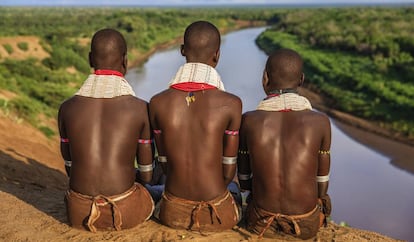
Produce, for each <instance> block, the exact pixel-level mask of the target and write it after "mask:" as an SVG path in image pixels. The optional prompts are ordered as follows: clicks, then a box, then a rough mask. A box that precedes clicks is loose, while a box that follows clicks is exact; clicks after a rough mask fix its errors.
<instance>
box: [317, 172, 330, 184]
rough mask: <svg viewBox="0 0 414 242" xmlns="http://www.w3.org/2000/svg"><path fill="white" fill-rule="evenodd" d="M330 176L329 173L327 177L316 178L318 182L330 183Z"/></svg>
mask: <svg viewBox="0 0 414 242" xmlns="http://www.w3.org/2000/svg"><path fill="white" fill-rule="evenodd" d="M329 175H330V173H328V175H326V176H316V181H317V182H327V181H329Z"/></svg>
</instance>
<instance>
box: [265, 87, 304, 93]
mask: <svg viewBox="0 0 414 242" xmlns="http://www.w3.org/2000/svg"><path fill="white" fill-rule="evenodd" d="M283 93H298V90H296V88H286V89H273V90H271V91H269V92H268V93H267V94H268V95H274V94H278V95H280V94H283Z"/></svg>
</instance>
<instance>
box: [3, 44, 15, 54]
mask: <svg viewBox="0 0 414 242" xmlns="http://www.w3.org/2000/svg"><path fill="white" fill-rule="evenodd" d="M3 47H4V49H5V50H6V51H7V53H9V55H11V54H12V53H13V47H12V46H11V45H9V44H4V45H3Z"/></svg>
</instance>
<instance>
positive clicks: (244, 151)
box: [238, 150, 249, 155]
mask: <svg viewBox="0 0 414 242" xmlns="http://www.w3.org/2000/svg"><path fill="white" fill-rule="evenodd" d="M238 152H239V154H240V155H248V154H249V151H248V150H239V151H238Z"/></svg>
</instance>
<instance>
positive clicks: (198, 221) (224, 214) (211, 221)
mask: <svg viewBox="0 0 414 242" xmlns="http://www.w3.org/2000/svg"><path fill="white" fill-rule="evenodd" d="M160 220H161V222H162V223H163V224H164V225H167V226H169V227H172V228H176V229H188V230H194V228H193V226H195V227H196V229H197V230H198V231H199V232H200V233H201V234H203V232H214V231H222V230H225V229H231V228H232V227H233V226H234V225H236V224H237V222H238V221H239V220H240V214H239V208H238V206H237V204H236V202H235V201H234V198H233V196H232V195H231V193H230V192H229V191H228V190H226V192H225V193H224V194H223V195H221V196H219V197H217V198H215V199H213V200H210V201H191V200H187V199H183V198H180V197H176V196H174V195H172V194H170V193H168V192H167V191H164V193H163V195H162V199H161V203H160ZM202 230H203V232H202Z"/></svg>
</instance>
